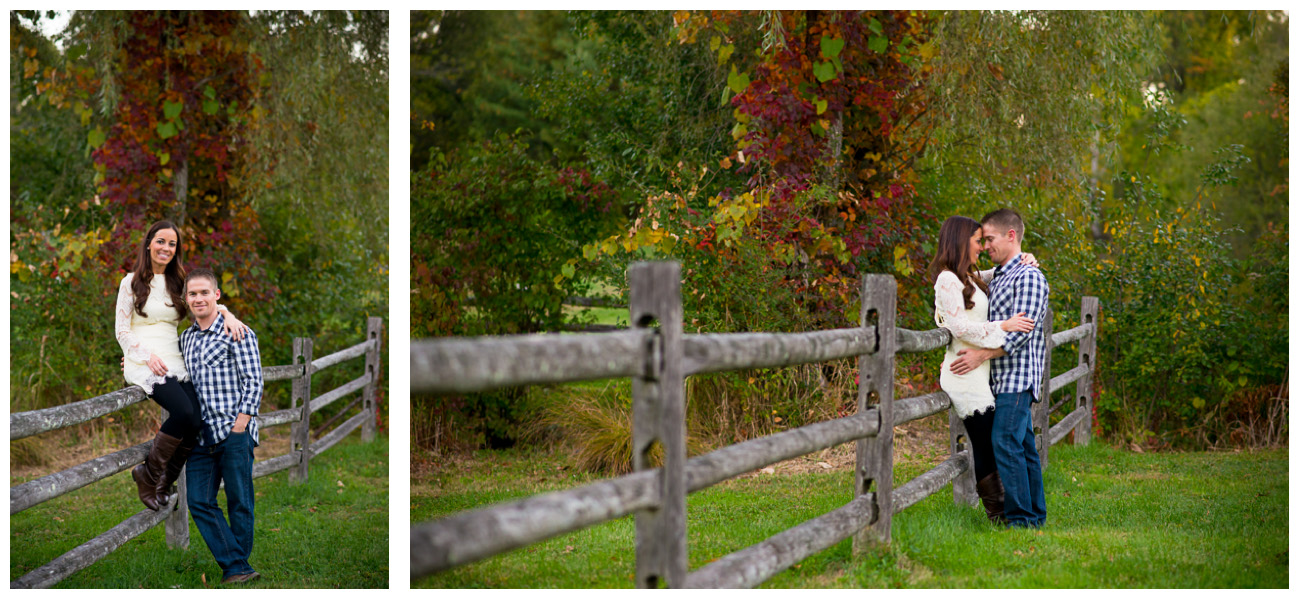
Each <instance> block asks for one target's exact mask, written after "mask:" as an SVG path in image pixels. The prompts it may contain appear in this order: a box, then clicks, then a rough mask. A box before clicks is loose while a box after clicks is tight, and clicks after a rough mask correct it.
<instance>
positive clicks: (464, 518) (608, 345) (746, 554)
mask: <svg viewBox="0 0 1300 600" xmlns="http://www.w3.org/2000/svg"><path fill="white" fill-rule="evenodd" d="M677 269H678V267H676V265H672V264H668V265H664V264H654V263H639V264H637V265H633V267H632V268H630V269H629V280H630V281H633V283H632V285H631V290H632V292H631V302H630V303H629V305H630V306H631V307H632V309H631V317H630V318H629V322H630V323H633V324H634V326H633V327H632V328H631V329H627V330H622V331H619V332H613V333H597V334H575V335H559V334H541V335H528V336H500V337H491V338H468V339H460V338H444V339H432V340H413V341H412V344H411V371H412V393H413V394H428V393H433V394H446V393H467V392H473V391H484V390H489V389H496V388H499V387H505V386H513V385H525V384H538V383H562V382H571V381H584V380H588V379H607V378H613V377H631V378H633V383H634V385H633V414H634V427H635V428H637V430H638V431H644V432H645V433H643V434H638V436H640V437H635V438H634V440H639V441H634V445H635V447H636V448H643V449H644V448H648V443H649V442H653V441H656V436H661V435H662V436H665V439H679V440H680V439H683V438H682V436H681V434H680V433H672V432H674V431H676V432H680V431H681V428H682V427H684V425H683V424H682V423H680V422H677V421H676V420H678V419H682V417H681V413H680V412H677V413H674V414H676V415H677V416H676V417H673V418H668V419H665V418H664V417H662V416H660V417H655V415H659V414H668V413H661V412H659V411H662V410H664V405H663V404H661V397H660V396H659V394H661V393H662V391H663V390H664V389H669V388H668V387H666V386H669V385H672V386H676V385H680V380H677V383H673V382H672V381H665V378H669V377H670V375H669V373H670V372H672V373H677V375H675V376H676V377H679V378H684V377H686V376H688V375H694V374H702V373H715V372H724V371H735V370H742V369H758V368H774V367H782V366H790V365H798V364H807V363H818V362H826V361H832V360H839V359H846V358H854V357H857V358H858V360H859V376H860V377H861V378H862V379H863V383H862V387H861V389H860V391H859V412H858V413H857V414H854V415H850V416H847V417H841V418H838V419H833V420H829V421H823V422H820V423H813V424H809V425H805V426H803V427H799V428H796V429H790V430H787V431H783V432H779V433H776V434H772V435H768V436H765V437H761V438H756V439H752V440H748V441H745V442H741V443H737V444H733V445H730V446H726V447H723V448H720V449H717V450H714V451H712V452H709V453H707V454H704V455H701V456H696V457H694V458H690V459H687V460H685V461H684V462H683V463H679V464H680V465H681V466H680V467H677V468H679V469H680V471H678V472H677V473H676V474H674V473H673V471H672V470H671V469H672V467H671V466H665V467H657V468H646V467H644V466H638V469H640V470H638V471H636V472H634V473H632V474H629V475H624V476H622V477H617V478H612V479H606V480H602V481H599V482H596V483H591V484H587V485H584V486H581V487H577V488H573V489H569V490H563V491H557V492H550V493H547V494H541V495H537V496H533V497H530V498H525V499H522V500H516V501H513V502H506V503H502V504H497V505H491V506H487V507H483V508H479V509H474V510H470V511H466V512H462V513H457V514H454V515H450V516H447V517H444V518H441V519H438V520H434V521H430V522H426V523H419V524H416V525H413V526H412V528H411V577H412V578H413V579H414V578H419V577H423V576H426V575H429V574H432V573H437V572H439V571H443V570H446V569H450V568H454V567H456V566H460V565H464V564H467V563H470V562H473V561H476V560H480V559H483V558H487V557H490V556H494V555H497V554H501V553H503V552H507V551H510V550H515V549H518V548H522V547H525V546H528V545H531V544H534V543H537V542H540V541H543V540H545V539H549V538H552V537H555V536H557V535H562V534H564V533H568V532H572V531H576V530H579V529H583V528H586V527H590V526H593V525H597V524H600V523H604V522H607V521H610V520H612V519H616V518H620V517H623V516H626V515H629V514H636V518H637V528H636V529H637V540H636V548H637V577H636V581H637V584H638V586H639V587H654V586H656V584H657V583H667V584H668V585H669V587H690V588H720V587H726V588H731V587H741V588H744V587H753V586H755V585H758V584H759V583H762V582H763V581H766V580H767V579H769V578H770V577H772V576H773V575H775V574H777V573H779V572H781V571H782V570H784V569H787V568H789V567H790V566H791V565H793V564H796V563H797V562H799V561H801V560H803V559H805V558H807V557H809V556H811V555H813V554H815V553H817V552H820V551H822V550H825V549H826V548H829V547H831V546H833V545H835V544H836V543H838V542H840V541H843V540H845V539H848V538H850V537H852V538H853V539H854V550H855V553H856V552H858V551H859V549H860V546H864V545H870V544H874V543H888V542H889V526H888V525H889V518H890V516H891V515H893V514H897V513H900V512H902V511H904V510H906V509H907V508H908V507H911V506H914V505H915V504H916V503H917V502H920V501H921V500H923V499H924V498H926V497H928V496H930V495H931V494H934V493H936V492H937V491H939V490H941V489H943V488H944V487H945V486H948V485H949V484H952V486H953V495H954V500H955V501H957V502H959V503H965V504H974V503H975V502H976V498H975V496H974V480H973V475H972V472H973V467H972V464H973V459H972V456H971V450H970V449H969V447H968V446H967V445H966V442H965V439H964V435H965V432H964V430H963V429H961V421H960V419H957V418H956V417H955V416H950V426H952V427H953V428H954V429H953V431H952V432H951V438H952V440H953V442H952V448H951V450H952V452H951V454H950V456H949V457H948V458H947V459H945V460H944V461H942V462H941V463H940V464H938V465H936V466H935V467H934V468H932V469H930V470H928V471H926V472H925V473H923V474H921V475H918V476H917V477H915V478H913V479H912V480H910V481H908V482H906V483H904V484H903V485H901V486H898V487H894V486H893V483H892V474H891V473H892V460H893V459H892V441H893V436H892V432H893V427H894V426H897V425H900V424H903V423H907V422H910V421H914V420H917V419H922V418H925V417H929V416H932V415H936V414H940V413H943V412H949V413H950V415H952V414H953V413H951V412H950V411H951V409H952V403H951V400H950V399H949V397H948V395H947V394H946V393H944V392H942V391H940V392H934V393H930V394H924V395H921V396H916V397H912V398H905V399H901V400H897V401H895V400H893V398H892V387H893V383H892V368H893V356H894V354H896V353H916V352H929V351H932V350H937V349H940V348H944V347H947V346H948V345H949V344H950V343H952V335H951V334H950V333H949V332H948V330H946V329H932V330H927V331H910V330H907V329H902V328H897V327H894V318H893V310H894V301H895V300H894V290H895V289H896V287H895V283H894V280H893V278H892V277H885V276H867V277H865V278H864V282H863V302H862V321H863V322H862V326H861V327H856V328H847V329H835V330H828V331H813V332H804V333H737V334H685V335H681V334H676V333H673V332H674V331H680V329H674V328H669V327H665V328H662V329H658V330H656V329H649V328H645V327H639V326H636V324H637V323H638V321H643V322H644V321H648V320H647V319H641V318H639V317H638V315H640V314H645V311H647V310H662V311H665V312H663V313H662V314H653V316H654V317H655V318H656V319H657V320H658V321H660V322H663V320H664V317H663V315H665V314H666V315H675V318H676V319H678V320H680V318H681V313H680V297H678V298H676V299H675V303H674V301H673V300H672V299H669V304H667V305H666V306H667V308H662V307H663V306H665V305H663V304H662V303H663V302H664V298H665V293H664V292H665V290H672V291H673V293H676V294H680V291H679V290H678V288H676V287H675V284H676V282H677V281H678V280H679V279H680V273H679V272H678V270H677ZM655 278H660V280H661V281H662V286H663V287H661V288H657V289H656V288H653V287H651V288H647V287H646V286H645V282H646V281H647V279H650V280H654V279H655ZM636 282H641V283H639V284H638V283H636ZM638 289H640V290H642V291H640V292H639V291H638ZM646 289H652V290H653V291H652V292H650V294H651V295H652V296H654V299H653V300H647V299H645V298H644V297H642V296H639V295H638V294H642V293H647V292H645V291H644V290H646ZM656 302H658V303H660V304H654V303H656ZM650 306H659V307H661V308H647V307H650ZM638 307H640V308H638ZM1098 310H1099V304H1098V302H1097V300H1096V298H1091V297H1087V298H1084V301H1083V309H1082V311H1081V315H1080V316H1081V325H1080V326H1078V327H1075V328H1072V329H1068V330H1065V331H1061V332H1058V333H1054V334H1053V333H1052V332H1051V327H1050V324H1051V320H1052V315H1051V312H1050V310H1049V311H1048V313H1047V315H1046V316H1045V318H1044V319H1043V320H1044V322H1045V325H1044V330H1045V333H1046V338H1045V342H1044V343H1045V344H1046V345H1047V348H1046V351H1047V355H1048V356H1050V354H1051V350H1052V348H1054V347H1057V346H1060V345H1063V344H1067V343H1073V342H1078V343H1079V362H1078V364H1077V365H1075V366H1073V367H1072V368H1070V369H1068V370H1067V371H1066V372H1064V373H1061V374H1059V375H1057V376H1056V377H1050V378H1048V377H1047V374H1048V373H1050V370H1049V369H1050V364H1049V365H1047V366H1048V369H1045V371H1047V372H1045V377H1044V379H1045V381H1044V383H1045V384H1046V393H1045V394H1044V397H1043V398H1042V399H1041V400H1042V402H1040V403H1037V404H1036V405H1035V406H1036V408H1035V419H1036V420H1035V423H1036V424H1039V423H1040V422H1041V424H1042V429H1043V430H1045V432H1044V433H1043V434H1042V435H1041V436H1040V438H1039V440H1040V443H1041V444H1042V445H1043V448H1042V449H1041V453H1042V454H1043V455H1044V457H1045V454H1046V446H1048V445H1050V444H1055V443H1058V442H1060V441H1061V440H1063V439H1065V437H1066V436H1068V435H1069V434H1070V433H1071V432H1074V433H1075V443H1087V440H1088V433H1089V432H1088V428H1089V426H1090V425H1091V421H1090V420H1089V418H1088V417H1089V415H1090V414H1091V413H1090V411H1091V404H1090V403H1091V399H1090V387H1089V385H1090V377H1091V372H1092V369H1093V365H1094V364H1095V361H1094V360H1093V356H1094V355H1095V352H1096V316H1097V312H1098ZM638 311H640V312H638ZM674 336H677V337H674ZM886 342H889V343H886ZM674 361H676V362H674ZM864 361H865V362H864ZM674 364H677V365H680V366H678V367H674V366H672V365H674ZM673 369H676V370H675V371H674V370H673ZM876 374H883V375H884V376H885V378H886V380H885V381H883V382H880V381H872V377H878V375H876ZM1071 384H1074V385H1076V386H1077V388H1078V389H1077V394H1076V395H1075V398H1074V399H1075V404H1076V406H1075V409H1074V410H1073V411H1071V412H1070V413H1069V414H1067V415H1066V416H1064V417H1063V418H1061V419H1060V421H1059V422H1058V423H1057V424H1056V425H1054V426H1052V427H1050V428H1048V427H1046V424H1047V422H1048V421H1047V419H1048V417H1049V416H1050V415H1049V413H1050V412H1052V411H1050V410H1048V409H1047V408H1046V407H1047V406H1048V403H1049V402H1050V398H1049V396H1050V394H1051V392H1055V391H1059V390H1062V389H1064V388H1065V387H1066V386H1069V385H1071ZM868 386H870V393H867V391H868ZM679 389H680V388H679ZM1063 402H1064V401H1063ZM1058 406H1059V405H1058ZM675 410H680V407H679V408H678V409H675ZM656 418H657V419H659V421H658V422H652V423H650V424H649V425H647V424H645V423H644V420H645V419H656ZM847 442H856V443H857V444H858V468H857V471H856V472H855V473H856V477H857V483H856V484H855V485H856V493H855V497H854V498H853V499H852V500H851V501H850V502H848V503H847V504H845V505H844V506H842V507H840V508H838V509H835V510H833V511H831V512H828V513H826V514H823V515H820V516H818V517H815V518H812V519H810V520H808V521H805V522H804V523H802V524H800V525H797V526H795V527H792V528H790V529H787V530H785V531H783V532H781V533H778V534H776V535H774V536H772V537H770V538H768V539H767V540H764V541H762V542H760V543H758V544H755V545H753V546H750V547H748V548H744V549H741V550H738V551H736V552H733V553H731V554H728V555H727V556H724V557H722V558H719V559H717V560H714V561H712V562H710V563H709V564H707V565H705V566H703V567H701V568H700V569H698V570H696V571H694V572H687V571H686V569H685V565H686V560H685V558H686V555H685V543H684V538H682V537H680V536H683V535H684V527H683V525H684V521H681V522H678V524H677V525H674V524H673V518H680V519H684V518H685V515H684V513H682V514H680V515H678V516H676V517H673V515H675V514H677V513H675V512H674V511H677V510H680V509H676V508H674V506H684V503H683V502H682V500H681V496H676V497H674V495H673V494H686V493H691V492H695V491H699V490H702V489H705V488H708V487H710V486H712V485H715V484H717V483H719V482H722V481H725V480H727V479H730V478H733V477H737V476H740V475H743V474H746V473H751V472H753V471H755V470H756V469H760V468H762V467H765V466H767V465H770V464H774V463H777V462H780V461H783V460H788V459H791V458H796V457H798V456H804V455H807V454H810V453H812V452H816V451H819V450H823V449H826V448H830V447H833V446H836V445H839V444H844V443H847ZM642 444H646V445H642ZM642 451H643V450H642ZM638 464H639V465H643V464H644V461H638ZM1044 465H1046V461H1045V460H1044ZM678 477H680V478H681V479H680V480H681V481H683V482H684V483H683V484H682V485H681V487H680V488H678V489H679V491H676V492H674V491H672V490H673V488H672V487H670V486H669V485H668V483H669V482H671V481H672V480H673V479H674V478H678Z"/></svg>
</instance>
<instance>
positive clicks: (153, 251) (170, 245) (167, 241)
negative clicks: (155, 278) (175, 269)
mask: <svg viewBox="0 0 1300 600" xmlns="http://www.w3.org/2000/svg"><path fill="white" fill-rule="evenodd" d="M178 243H179V240H178V239H177V235H176V230H175V229H159V230H158V231H156V232H154V234H153V239H151V240H149V260H150V261H152V262H153V267H154V271H157V272H161V271H162V270H163V269H165V268H167V264H168V263H170V262H171V261H172V259H173V258H175V257H176V245H177V244H178Z"/></svg>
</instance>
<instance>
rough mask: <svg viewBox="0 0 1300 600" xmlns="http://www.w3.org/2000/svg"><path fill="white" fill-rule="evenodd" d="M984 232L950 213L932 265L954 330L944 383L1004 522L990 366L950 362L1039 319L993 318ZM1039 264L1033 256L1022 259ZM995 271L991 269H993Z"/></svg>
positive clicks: (980, 487)
mask: <svg viewBox="0 0 1300 600" xmlns="http://www.w3.org/2000/svg"><path fill="white" fill-rule="evenodd" d="M983 236H984V230H983V228H982V227H981V226H980V223H979V221H976V220H974V219H971V218H968V217H960V216H958V217H950V218H949V219H948V220H947V221H944V222H943V225H942V226H941V227H940V228H939V248H938V250H937V251H936V252H935V257H934V261H933V262H931V263H930V269H929V274H930V278H931V280H933V281H934V305H935V311H934V318H935V322H937V323H938V325H939V326H940V327H943V328H945V329H947V330H948V331H950V332H951V333H952V343H951V344H949V345H948V350H947V352H945V353H944V356H943V365H942V366H940V373H939V387H941V388H943V391H945V392H947V393H948V397H949V398H951V399H952V406H953V409H954V410H956V411H957V416H958V417H960V418H961V420H962V424H964V425H965V426H966V434H967V436H968V437H969V439H970V442H971V453H972V457H973V458H974V462H975V481H976V484H975V490H976V493H977V494H979V497H980V500H981V501H982V502H983V503H984V513H985V514H986V515H987V516H988V518H989V520H990V521H992V522H994V523H998V522H999V521H1001V520H1002V514H1003V512H1002V499H1003V491H1002V480H1001V478H999V477H998V469H997V464H996V463H995V462H994V460H993V443H992V438H991V434H992V431H993V409H994V406H993V391H992V389H991V388H990V387H989V369H990V364H989V363H988V362H985V363H984V364H982V365H980V366H979V368H977V369H975V370H974V371H971V372H970V373H967V374H965V375H957V374H955V373H953V372H952V369H951V368H949V365H950V364H952V362H953V361H954V360H956V359H957V352H958V351H960V350H962V349H963V348H971V347H975V346H978V347H980V348H999V347H1001V346H1002V343H1003V342H1004V341H1005V340H1006V334H1007V332H1009V331H1023V332H1028V331H1033V329H1034V322H1033V321H1032V320H1030V319H1028V318H1026V317H1025V313H1019V314H1017V315H1016V316H1014V317H1012V318H1010V319H1007V320H1005V321H993V322H989V299H988V286H987V284H985V282H984V279H983V276H984V274H981V273H980V272H979V271H977V270H976V269H975V260H976V258H977V257H978V256H979V253H980V250H981V245H982V244H981V239H982V238H983ZM1022 260H1024V262H1027V263H1029V264H1035V265H1036V264H1037V263H1036V262H1035V261H1034V259H1033V256H1032V255H1028V254H1026V255H1025V256H1024V258H1023V259H1022ZM990 273H991V272H990Z"/></svg>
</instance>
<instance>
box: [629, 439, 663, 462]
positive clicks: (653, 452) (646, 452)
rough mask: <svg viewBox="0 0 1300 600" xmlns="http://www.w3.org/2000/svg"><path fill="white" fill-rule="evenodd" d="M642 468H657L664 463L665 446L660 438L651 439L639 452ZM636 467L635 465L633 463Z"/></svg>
mask: <svg viewBox="0 0 1300 600" xmlns="http://www.w3.org/2000/svg"><path fill="white" fill-rule="evenodd" d="M639 456H640V457H641V468H642V469H655V468H659V467H662V466H663V465H664V446H663V444H662V443H660V442H659V438H655V439H653V440H650V443H649V444H646V445H645V447H644V448H642V450H641V452H640V453H639ZM633 467H635V465H633Z"/></svg>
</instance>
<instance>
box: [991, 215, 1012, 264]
mask: <svg viewBox="0 0 1300 600" xmlns="http://www.w3.org/2000/svg"><path fill="white" fill-rule="evenodd" d="M1019 240H1020V236H1019V232H1017V231H1015V230H1011V231H1007V230H1004V229H1002V228H1001V227H998V226H997V225H994V224H992V223H985V224H984V250H986V251H987V252H988V253H989V259H990V260H992V261H993V262H994V263H995V264H999V265H1000V264H1002V263H1004V262H1006V261H1007V259H1008V258H1011V257H1012V256H1014V255H1015V252H1016V251H1017V248H1016V245H1017V243H1018V242H1019Z"/></svg>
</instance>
